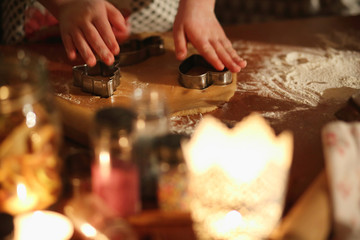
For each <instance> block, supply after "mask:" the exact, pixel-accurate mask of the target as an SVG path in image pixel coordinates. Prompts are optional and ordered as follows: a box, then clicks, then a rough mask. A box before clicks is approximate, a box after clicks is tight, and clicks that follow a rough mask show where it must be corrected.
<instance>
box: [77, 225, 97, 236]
mask: <svg viewBox="0 0 360 240" xmlns="http://www.w3.org/2000/svg"><path fill="white" fill-rule="evenodd" d="M80 231H81V232H82V233H83V234H84V235H85V236H86V237H88V238H93V237H95V236H96V233H97V231H96V229H95V228H94V227H93V226H91V225H90V224H88V223H84V224H82V225H81V226H80Z"/></svg>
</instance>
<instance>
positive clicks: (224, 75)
mask: <svg viewBox="0 0 360 240" xmlns="http://www.w3.org/2000/svg"><path fill="white" fill-rule="evenodd" d="M179 83H180V84H181V85H182V86H184V87H186V88H192V89H204V88H207V87H209V86H210V85H212V84H214V85H227V84H230V83H232V73H231V72H230V71H229V70H228V69H227V68H225V69H224V70H222V71H217V70H216V69H214V68H213V67H212V66H211V65H210V64H209V63H208V62H207V61H206V60H205V59H204V58H203V57H202V56H201V55H198V54H194V55H191V56H190V57H188V58H187V59H185V60H184V61H183V62H182V63H181V64H180V66H179Z"/></svg>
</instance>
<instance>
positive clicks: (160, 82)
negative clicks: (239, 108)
mask: <svg viewBox="0 0 360 240" xmlns="http://www.w3.org/2000/svg"><path fill="white" fill-rule="evenodd" d="M148 35H151V34H147V35H142V36H141V37H146V36H148ZM152 35H154V34H152ZM157 35H159V34H157ZM160 35H161V36H162V37H163V39H164V42H165V49H166V52H165V54H164V55H161V56H156V57H151V58H149V59H147V60H145V61H144V62H142V63H139V64H136V65H131V66H126V67H121V79H120V86H119V87H118V88H117V90H116V91H115V92H114V95H113V96H111V97H109V98H100V97H98V96H93V95H91V94H88V93H85V92H82V91H81V89H80V88H78V87H75V86H73V78H72V72H71V68H69V70H68V71H66V72H65V73H62V74H61V77H60V75H59V74H56V71H50V75H51V76H50V79H51V80H52V82H53V83H54V84H53V85H54V88H55V96H56V103H57V105H58V107H59V109H60V112H61V114H62V122H63V124H64V126H65V134H67V135H68V136H69V137H70V138H73V139H75V140H77V141H80V142H83V143H84V140H85V139H86V138H87V135H88V133H89V131H90V130H91V124H92V122H91V121H92V116H93V114H94V113H95V112H96V110H97V109H99V108H102V107H107V106H115V105H120V106H125V107H130V106H131V99H132V95H133V92H134V90H135V89H137V88H141V89H144V90H147V89H151V88H155V89H156V90H158V91H162V92H163V93H164V96H165V97H166V99H165V101H166V102H167V105H168V108H169V113H170V114H171V115H180V116H183V115H191V114H196V113H205V112H209V111H212V110H215V109H216V108H217V107H218V106H220V105H221V104H223V103H224V102H227V101H229V100H230V98H231V97H232V96H233V95H234V93H235V90H236V86H237V85H236V75H235V74H233V82H232V83H231V84H229V85H225V86H214V85H212V86H210V87H208V88H206V89H204V90H197V89H186V88H184V87H182V86H181V85H180V84H179V83H178V67H179V65H180V63H181V62H180V61H178V60H177V59H176V58H175V53H174V44H173V39H172V37H171V34H170V33H165V34H160ZM193 53H196V51H195V50H194V48H192V47H191V46H189V55H190V54H193ZM85 141H87V140H85Z"/></svg>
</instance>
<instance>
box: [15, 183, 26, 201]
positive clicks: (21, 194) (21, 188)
mask: <svg viewBox="0 0 360 240" xmlns="http://www.w3.org/2000/svg"><path fill="white" fill-rule="evenodd" d="M16 192H17V196H18V198H19V199H20V200H21V201H24V200H25V199H26V196H27V191H26V186H25V184H23V183H19V184H18V185H17V186H16Z"/></svg>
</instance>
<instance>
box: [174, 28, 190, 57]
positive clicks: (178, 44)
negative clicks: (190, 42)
mask: <svg viewBox="0 0 360 240" xmlns="http://www.w3.org/2000/svg"><path fill="white" fill-rule="evenodd" d="M174 44H175V53H176V58H177V59H178V60H184V59H185V57H186V55H187V40H186V36H185V32H184V30H183V28H178V29H176V30H174Z"/></svg>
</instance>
